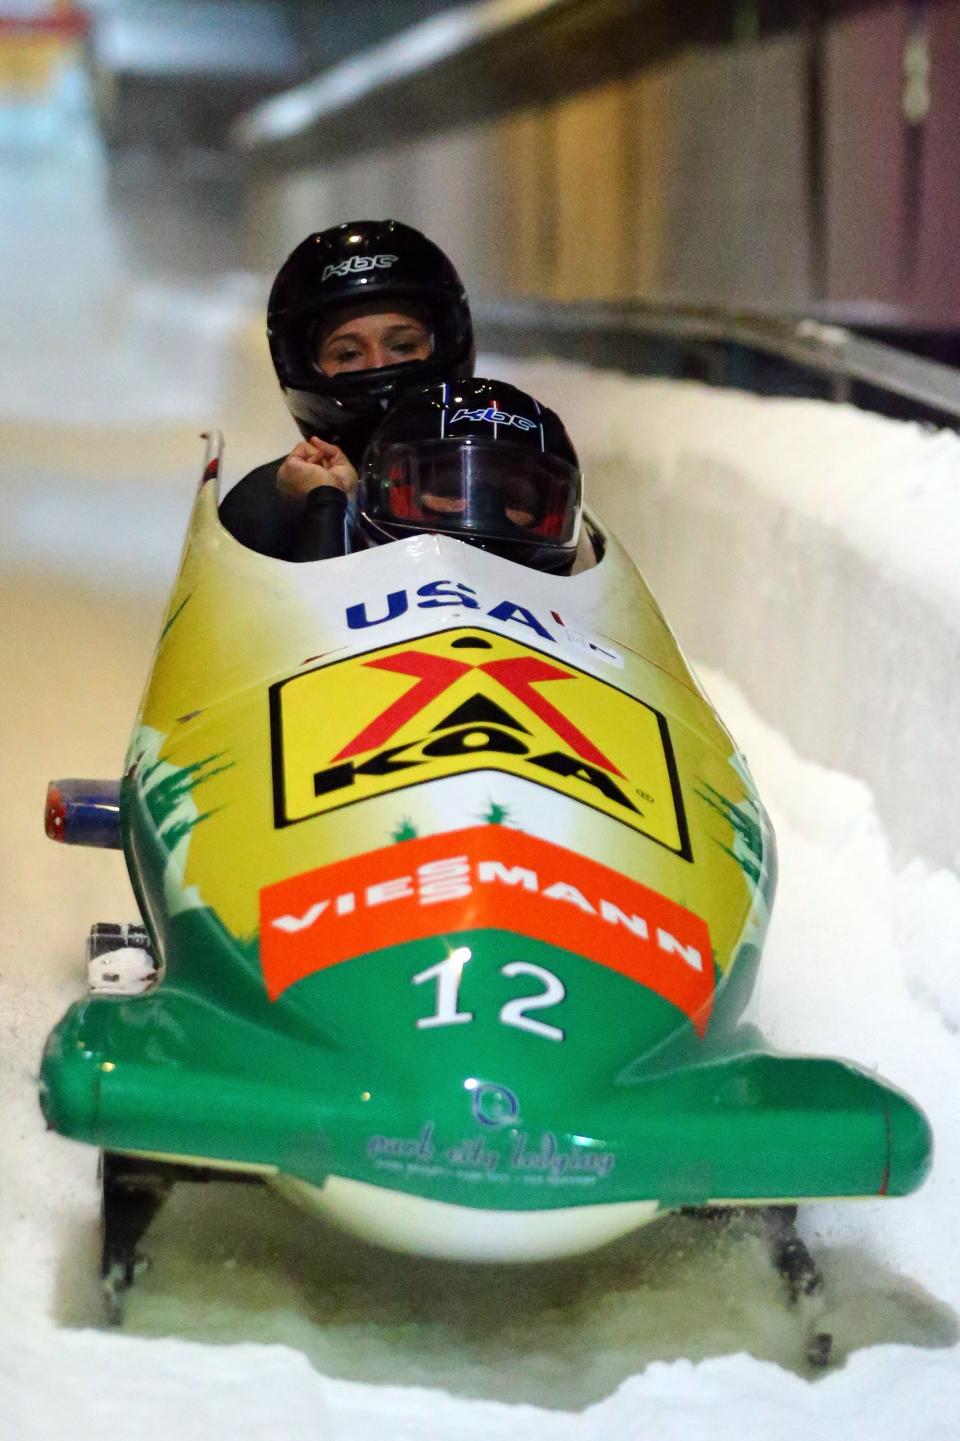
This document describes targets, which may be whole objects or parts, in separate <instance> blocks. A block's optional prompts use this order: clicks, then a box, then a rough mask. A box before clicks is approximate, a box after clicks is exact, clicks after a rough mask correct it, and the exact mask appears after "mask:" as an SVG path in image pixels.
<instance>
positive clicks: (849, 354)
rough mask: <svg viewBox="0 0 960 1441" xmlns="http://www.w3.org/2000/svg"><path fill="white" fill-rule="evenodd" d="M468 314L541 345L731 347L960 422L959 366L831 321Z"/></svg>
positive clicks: (497, 306) (491, 309)
mask: <svg viewBox="0 0 960 1441" xmlns="http://www.w3.org/2000/svg"><path fill="white" fill-rule="evenodd" d="M474 312H475V315H476V317H477V321H478V323H479V326H480V328H481V332H482V331H483V330H485V329H488V328H489V329H492V330H493V331H498V330H499V331H501V332H503V333H505V334H508V335H509V334H512V335H514V336H516V337H524V338H526V339H529V338H530V337H536V338H537V339H539V340H540V341H541V342H545V343H546V344H547V345H548V347H550V341H551V339H553V340H555V341H556V342H557V348H558V349H559V350H561V351H562V349H563V348H564V346H563V341H564V339H569V338H570V337H572V336H577V337H579V338H580V339H581V340H583V339H586V340H587V341H588V342H589V339H590V338H591V337H596V338H597V339H598V340H599V339H602V338H609V337H616V338H617V339H618V340H620V341H621V342H622V344H621V350H622V351H623V353H624V354H628V353H629V342H630V339H631V337H633V338H635V339H637V340H639V339H641V338H643V339H646V340H651V341H667V342H671V343H673V344H676V345H678V346H689V347H694V346H705V345H706V346H717V347H733V348H735V349H737V350H740V351H742V352H752V353H759V354H761V355H767V356H772V357H775V358H776V359H778V360H781V361H783V362H786V363H787V364H788V365H790V366H792V367H796V368H798V369H800V370H802V371H804V372H807V373H808V374H813V375H817V376H820V377H822V378H824V379H825V380H826V381H827V383H828V386H829V391H830V394H831V396H832V398H833V399H835V400H840V401H846V400H850V399H851V398H852V390H853V387H854V385H855V384H860V385H865V386H869V387H870V388H871V389H873V390H876V391H878V392H881V393H882V394H884V395H888V396H896V397H898V398H899V399H901V400H904V401H908V402H911V403H912V404H913V405H916V406H918V407H922V408H923V409H924V410H928V411H934V412H937V413H938V414H939V415H942V416H945V417H948V418H949V419H950V420H951V422H954V423H960V370H956V369H954V368H953V367H952V366H949V365H944V364H942V363H941V362H939V361H934V360H927V359H925V358H923V357H921V356H917V355H913V354H910V353H909V352H908V351H904V350H901V349H899V348H898V347H896V346H893V345H889V344H887V343H886V342H884V341H879V340H872V339H869V338H867V337H864V336H860V335H857V334H856V333H855V332H854V331H851V330H848V329H846V328H845V327H843V326H839V325H830V324H824V323H822V322H820V321H817V320H797V319H789V320H786V319H785V320H780V319H772V318H766V317H763V316H754V315H746V314H739V313H737V312H735V311H722V310H699V309H692V308H691V309H684V308H682V307H679V308H671V307H668V306H660V305H653V304H639V303H630V304H622V305H620V304H595V303H591V302H572V303H566V304H565V303H561V302H549V301H539V300H522V299H518V300H504V301H487V302H482V303H480V304H478V305H476V306H475V307H474ZM551 348H552V347H551ZM630 368H633V367H630ZM637 368H638V369H642V368H645V367H643V366H638V367H637ZM712 378H717V379H719V378H722V377H720V376H719V375H718V376H716V377H712Z"/></svg>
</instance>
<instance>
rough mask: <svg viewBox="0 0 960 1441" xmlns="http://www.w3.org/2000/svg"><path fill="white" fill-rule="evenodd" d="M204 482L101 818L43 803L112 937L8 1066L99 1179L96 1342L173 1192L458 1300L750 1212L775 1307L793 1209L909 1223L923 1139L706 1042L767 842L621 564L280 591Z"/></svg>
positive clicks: (377, 570)
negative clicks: (265, 1210) (762, 1242)
mask: <svg viewBox="0 0 960 1441" xmlns="http://www.w3.org/2000/svg"><path fill="white" fill-rule="evenodd" d="M217 469H218V454H217V452H216V446H213V447H212V450H211V455H210V456H209V457H208V464H207V467H206V470H205V479H204V482H203V483H202V484H201V486H200V489H199V492H198V496H197V500H196V504H195V508H194V511H193V516H192V520H191V523H190V528H189V534H188V538H187V544H186V549H185V552H184V556H183V561H182V565H181V569H180V573H179V576H178V579H177V581H176V585H175V587H174V591H173V594H172V597H171V600H170V603H169V609H168V612H167V615H166V619H165V622H164V625H163V630H162V633H161V636H160V640H159V644H158V647H157V651H156V655H155V658H154V662H153V667H152V671H151V674H150V678H149V682H148V685H147V689H146V694H145V697H144V700H143V703H142V708H141V712H140V716H139V720H138V723H137V726H136V729H135V731H134V734H133V738H132V741H131V743H130V749H129V754H128V756H127V762H126V769H125V773H124V776H123V779H122V781H121V782H119V783H117V784H115V785H114V784H110V783H104V782H99V783H94V782H82V781H64V782H56V783H53V785H52V786H51V791H50V795H49V798H48V810H47V826H48V831H49V833H50V834H52V835H54V836H56V837H57V838H59V839H62V840H66V841H77V842H81V843H84V842H86V843H92V844H101V845H117V846H119V845H122V847H123V849H124V851H125V855H126V861H127V866H128V869H129V873H130V879H131V882H132V885H133V890H134V893H135V896H136V900H137V902H138V905H139V909H140V915H141V917H142V926H139V925H138V926H133V927H129V928H121V927H118V926H99V927H96V928H95V930H94V933H93V935H92V937H91V944H90V975H91V989H90V994H89V995H88V997H87V998H86V999H84V1000H83V1001H81V1002H79V1003H78V1004H76V1005H74V1006H72V1007H71V1008H70V1010H69V1011H68V1012H67V1014H66V1016H65V1017H64V1019H63V1020H62V1021H61V1022H60V1024H59V1025H58V1026H57V1027H56V1029H55V1030H54V1031H53V1033H52V1035H51V1036H50V1038H49V1041H48V1043H47V1047H46V1052H45V1056H44V1060H43V1067H42V1105H43V1109H44V1113H45V1115H46V1118H47V1120H48V1122H49V1124H50V1125H51V1126H52V1127H53V1128H55V1129H56V1130H57V1131H59V1132H61V1133H63V1134H64V1135H66V1136H70V1137H75V1138H77V1139H78V1140H81V1141H85V1142H87V1143H89V1144H91V1145H94V1146H97V1147H99V1148H101V1150H102V1151H103V1153H104V1158H103V1166H102V1174H103V1185H104V1202H105V1204H104V1214H105V1236H104V1257H103V1270H104V1279H105V1284H106V1288H107V1292H108V1296H109V1298H110V1304H111V1307H112V1310H113V1314H114V1315H115V1316H116V1315H119V1308H120V1297H121V1293H122V1291H123V1289H124V1287H125V1286H126V1285H128V1284H129V1282H130V1281H131V1280H132V1277H133V1274H134V1271H135V1269H136V1257H137V1244H138V1242H139V1239H140V1235H141V1233H142V1231H143V1230H144V1228H145V1226H146V1225H147V1223H148V1222H149V1219H150V1217H151V1215H152V1214H153V1212H154V1210H155V1209H156V1206H157V1205H158V1204H159V1202H160V1200H161V1199H162V1197H163V1195H164V1193H165V1192H166V1190H168V1189H169V1187H170V1185H171V1184H172V1183H173V1182H174V1181H177V1180H180V1179H197V1180H203V1179H208V1178H210V1177H232V1178H236V1179H242V1180H254V1181H257V1180H265V1181H266V1182H268V1183H270V1184H272V1185H274V1186H276V1187H278V1188H279V1189H280V1190H281V1191H282V1192H283V1193H285V1194H286V1195H287V1196H289V1197H291V1198H292V1199H293V1200H295V1201H297V1202H300V1203H302V1204H304V1205H307V1206H310V1207H314V1208H316V1209H317V1210H318V1211H320V1212H322V1213H324V1214H325V1215H326V1216H327V1217H328V1218H331V1219H332V1220H333V1221H335V1222H336V1223H338V1224H339V1225H341V1226H343V1227H345V1228H348V1229H349V1230H351V1231H353V1232H355V1233H357V1234H359V1235H361V1236H363V1237H366V1238H368V1239H369V1240H372V1241H374V1242H377V1243H380V1244H382V1245H384V1246H388V1247H393V1248H395V1249H399V1250H404V1251H408V1252H413V1253H420V1254H424V1255H430V1256H434V1257H446V1258H451V1259H461V1260H469V1261H483V1260H498V1261H509V1260H513V1261H534V1260H542V1259H546V1258H550V1257H557V1256H562V1255H568V1254H572V1253H575V1252H578V1251H584V1250H587V1249H589V1248H591V1247H595V1246H599V1245H601V1244H602V1243H604V1242H606V1241H609V1240H611V1239H612V1238H614V1237H617V1236H619V1235H622V1234H624V1233H626V1232H627V1231H629V1230H631V1229H633V1228H635V1227H636V1226H638V1225H640V1224H641V1223H643V1222H647V1221H650V1220H652V1219H654V1218H655V1217H658V1216H661V1215H663V1214H664V1213H666V1212H669V1211H674V1210H678V1209H684V1208H702V1209H703V1210H704V1212H705V1213H706V1214H709V1215H713V1216H716V1215H725V1214H728V1213H729V1211H730V1210H731V1209H732V1208H752V1209H751V1210H750V1214H751V1215H761V1214H762V1215H764V1216H765V1217H767V1218H768V1220H769V1222H770V1225H769V1234H770V1236H771V1244H772V1247H773V1252H774V1256H775V1258H776V1261H777V1264H778V1265H779V1267H780V1269H781V1270H782V1271H783V1273H784V1275H785V1276H786V1277H787V1280H788V1283H789V1286H790V1288H791V1291H792V1293H793V1294H794V1295H797V1294H799V1293H804V1292H813V1291H815V1290H816V1289H817V1285H818V1283H819V1277H818V1274H817V1272H816V1268H815V1266H814V1264H813V1262H812V1261H811V1259H810V1257H809V1255H808V1253H807V1252H806V1251H805V1249H804V1247H803V1245H802V1243H801V1242H800V1240H799V1237H798V1236H797V1234H796V1232H795V1230H794V1229H793V1225H792V1221H793V1214H794V1212H793V1208H794V1207H795V1206H796V1205H797V1203H800V1202H804V1201H809V1200H813V1199H816V1198H825V1197H868V1196H881V1195H889V1196H897V1195H903V1194H905V1193H906V1192H909V1191H911V1190H913V1189H914V1188H915V1187H917V1186H918V1185H919V1184H920V1182H921V1181H922V1180H923V1178H924V1176H925V1174H926V1172H927V1169H928V1167H929V1163H930V1154H931V1137H930V1132H929V1128H928V1125H927V1122H926V1120H925V1118H924V1116H923V1114H922V1113H921V1112H920V1111H919V1110H918V1109H917V1108H916V1107H915V1106H914V1105H913V1104H912V1103H911V1101H910V1100H908V1099H907V1098H906V1097H905V1096H904V1095H903V1094H901V1093H900V1092H899V1091H897V1090H896V1089H894V1088H893V1087H891V1086H889V1085H887V1084H885V1083H884V1082H882V1081H880V1080H878V1079H877V1077H876V1076H875V1075H873V1074H868V1073H867V1072H866V1071H864V1070H862V1069H860V1068H858V1067H857V1066H855V1065H852V1064H849V1063H847V1062H845V1061H841V1060H834V1059H819V1058H810V1057H805V1056H785V1055H777V1054H774V1053H772V1052H771V1051H770V1050H769V1049H767V1048H766V1047H765V1046H764V1045H763V1043H762V1041H761V1040H760V1039H759V1038H758V1037H757V1035H756V1033H755V1032H754V1031H753V1029H752V1028H750V1027H746V1026H744V1025H742V1023H741V1022H740V1016H741V1013H742V1011H743V1008H744V1005H745V1003H746V1001H747V998H748V996H749V994H750V991H751V987H752V984H753V981H754V977H755V974H756V970H757V966H758V962H759V959H760V954H761V948H762V945H763V940H764V933H765V931H766V927H767V921H768V916H769V912H770V906H771V903H772V900H773V892H774V885H775V870H776V865H775V849H774V838H773V834H772V831H771V827H770V824H769V821H768V818H767V815H766V813H765V811H764V809H763V806H762V804H761V801H760V799H759V797H758V795H757V793H756V790H755V788H754V785H753V783H752V780H751V777H750V774H749V772H748V770H747V767H746V764H745V761H744V759H743V757H742V756H741V755H740V753H739V752H738V750H737V748H736V746H735V745H734V743H733V741H732V740H731V738H730V736H729V735H728V734H727V732H726V730H725V729H724V727H723V725H722V724H721V722H720V720H719V719H718V717H717V716H716V714H715V713H714V711H713V709H712V708H711V706H710V704H709V702H708V701H707V699H706V698H705V696H704V694H703V693H702V691H701V690H700V688H699V687H698V685H697V683H696V681H695V680H694V678H693V676H692V675H691V673H690V671H689V669H688V667H687V665H686V664H685V662H684V659H683V657H682V655H681V653H680V651H679V649H678V646H677V644H676V642H675V640H674V637H673V635H672V633H671V631H670V630H669V628H668V626H667V624H666V622H665V620H664V618H663V616H662V615H661V612H660V611H659V609H658V607H657V605H656V603H655V601H654V600H653V598H652V596H651V594H650V592H649V590H648V589H647V587H646V585H645V583H644V582H643V580H642V578H641V576H640V575H639V574H638V572H637V571H636V569H635V568H634V567H633V565H632V564H631V562H630V561H629V559H628V558H627V556H626V555H625V553H624V552H623V551H622V550H621V549H620V547H619V546H618V545H617V543H616V541H615V540H614V539H613V537H612V536H610V535H608V534H607V535H605V534H603V533H602V531H601V529H600V527H599V525H598V524H597V523H595V522H593V523H591V527H590V529H589V535H590V543H591V545H592V547H593V549H594V552H595V555H594V559H595V563H594V564H592V565H588V566H586V567H584V568H583V569H581V570H579V572H577V573H575V574H573V575H571V576H556V575H552V576H551V575H547V574H543V573H540V572H537V571H532V570H529V569H527V568H525V567H523V566H520V565H516V564H513V563H511V562H509V561H507V560H504V559H501V558H500V557H498V556H496V555H492V554H489V553H487V552H485V551H482V550H480V549H477V548H475V547H473V546H470V545H468V544H465V543H463V542H461V541H459V540H455V539H451V538H449V537H445V536H442V535H436V534H429V535H426V534H425V535H421V536H417V537H414V538H411V539H408V540H405V541H397V542H395V543H393V544H388V545H382V546H379V547H375V548H371V549H368V550H364V551H360V552H358V553H354V554H349V555H345V556H342V557H338V558H336V559H332V560H323V561H318V562H313V563H307V564H299V565H294V564H289V563H286V562H283V561H278V560H273V559H269V558H267V557H265V556H262V555H259V554H256V553H254V552H252V551H250V550H248V549H246V548H245V547H243V546H242V545H240V544H239V543H238V542H237V541H236V540H234V539H233V538H232V537H231V536H230V535H229V534H228V533H227V532H226V531H225V530H224V529H223V528H222V526H221V524H220V522H219V519H218V515H217V480H216V475H217ZM811 1344H812V1347H813V1352H812V1354H815V1353H816V1352H817V1348H819V1355H820V1359H823V1355H824V1353H825V1349H826V1347H827V1345H828V1341H826V1340H825V1338H824V1336H823V1335H822V1334H818V1337H817V1338H816V1339H815V1340H814V1342H812V1343H811Z"/></svg>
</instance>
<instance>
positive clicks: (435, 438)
mask: <svg viewBox="0 0 960 1441" xmlns="http://www.w3.org/2000/svg"><path fill="white" fill-rule="evenodd" d="M582 489H583V486H582V477H581V474H580V465H579V462H578V460H577V454H576V451H575V450H574V448H573V446H572V444H571V442H570V437H569V436H568V435H567V432H566V430H565V429H564V427H563V422H562V421H561V420H560V417H559V416H558V415H556V414H555V413H554V412H553V411H552V410H548V409H547V408H546V406H543V405H540V404H539V403H538V402H537V401H536V400H534V398H533V396H532V395H526V394H525V393H524V392H523V391H522V390H516V389H515V388H514V387H513V386H512V385H505V384H503V383H501V382H500V381H499V380H467V381H464V382H462V383H460V384H459V385H431V386H426V387H424V388H423V389H422V390H418V391H416V392H414V393H412V394H409V395H406V396H404V397H403V398H402V399H400V400H399V401H398V402H397V404H396V405H395V406H394V407H393V408H392V409H391V411H390V413H389V414H388V415H387V416H386V418H385V419H384V420H383V421H382V422H381V424H380V425H379V427H378V428H377V430H376V431H375V432H374V435H373V437H372V439H371V441H370V444H369V446H368V447H367V450H366V453H365V454H364V457H363V464H362V467H361V473H360V489H359V492H358V495H357V506H356V525H357V527H358V529H359V530H360V532H361V534H362V536H363V538H364V539H365V540H366V541H367V543H368V544H374V545H379V544H380V543H381V542H383V541H385V540H400V539H402V538H403V537H404V536H407V535H416V534H422V533H423V532H424V531H440V532H443V533H444V534H447V535H453V536H455V537H456V538H457V539H458V540H465V541H470V542H471V544H473V545H477V546H480V548H481V549H483V550H490V551H493V552H495V553H496V554H497V555H502V556H504V557H505V558H506V559H507V560H513V561H518V562H519V563H520V564H522V565H531V566H535V567H536V568H537V569H538V570H549V571H560V572H567V571H569V570H570V567H571V566H572V564H573V558H574V555H575V554H576V549H577V540H578V538H579V532H580V506H581V498H582Z"/></svg>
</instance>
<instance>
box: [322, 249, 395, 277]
mask: <svg viewBox="0 0 960 1441" xmlns="http://www.w3.org/2000/svg"><path fill="white" fill-rule="evenodd" d="M397 258H398V257H397V256H396V255H351V256H350V258H349V260H339V261H337V263H336V264H335V265H328V266H326V267H325V269H324V272H323V275H322V276H321V281H323V280H329V278H330V276H331V275H355V274H358V273H360V272H362V271H365V270H389V269H390V266H391V265H393V263H394V261H396V260H397Z"/></svg>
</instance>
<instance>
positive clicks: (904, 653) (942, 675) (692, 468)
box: [484, 357, 960, 869]
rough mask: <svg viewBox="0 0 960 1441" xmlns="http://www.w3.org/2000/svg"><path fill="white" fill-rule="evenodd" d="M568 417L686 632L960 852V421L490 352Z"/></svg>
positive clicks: (910, 840)
mask: <svg viewBox="0 0 960 1441" xmlns="http://www.w3.org/2000/svg"><path fill="white" fill-rule="evenodd" d="M484 368H485V370H486V371H487V373H492V374H494V375H503V376H504V377H505V378H507V379H511V380H514V381H515V382H516V383H517V384H520V385H522V386H524V387H525V388H526V389H529V390H532V391H533V393H534V394H535V395H537V396H539V397H540V398H542V399H543V400H545V401H546V402H547V403H548V404H550V405H552V406H554V408H555V409H556V410H558V411H559V413H560V414H561V415H562V416H563V417H564V420H565V421H566V423H567V425H568V427H569V428H570V430H571V432H572V434H573V437H574V440H575V442H576V443H577V446H578V449H579V450H580V453H581V457H582V459H583V461H584V464H585V468H586V470H587V475H588V487H589V490H588V494H589V499H590V500H591V501H592V503H593V504H595V505H596V506H597V508H598V509H599V510H600V512H601V513H602V515H603V516H604V517H605V518H606V519H607V520H608V521H609V522H610V524H611V525H612V526H613V527H614V529H615V530H616V532H617V534H618V535H619V537H620V539H621V540H622V541H623V542H624V543H625V544H626V545H627V547H628V549H629V550H630V551H631V553H632V554H633V556H634V558H635V559H636V560H637V562H638V564H639V565H640V567H641V569H642V570H643V571H644V574H645V575H646V577H647V579H648V580H649V582H650V584H651V585H652V587H653V590H654V593H655V594H656V595H657V597H658V599H659V600H660V602H661V604H662V605H663V608H664V610H665V612H666V614H667V616H668V618H669V620H670V623H671V625H673V627H674V629H675V630H676V632H677V634H678V635H679V637H680V639H681V641H682V643H683V644H684V646H685V647H686V648H687V650H688V651H689V652H691V653H692V654H694V655H698V656H700V657H701V658H702V659H703V660H704V661H706V662H708V663H709V664H710V665H712V666H716V667H717V668H718V669H720V670H722V671H723V672H724V673H725V674H727V675H729V676H731V677H732V678H734V679H735V680H737V681H738V682H739V683H740V684H741V685H742V686H743V688H744V690H745V691H746V693H747V695H748V696H749V697H750V699H751V700H752V701H753V703H754V704H755V705H756V706H757V707H758V708H759V709H760V710H761V711H762V713H763V714H764V715H765V716H766V717H767V718H768V719H769V720H771V721H772V722H773V723H774V724H775V725H777V726H778V727H779V728H780V729H781V730H782V731H783V732H784V734H785V735H787V736H789V737H790V739H791V740H792V741H793V743H794V744H795V745H796V746H797V748H798V749H799V750H800V751H801V752H802V753H803V754H805V755H808V756H810V757H812V758H814V759H817V760H820V761H823V762H825V763H828V764H830V765H832V766H837V767H839V768H841V769H843V770H845V771H849V772H850V773H852V774H854V775H859V776H862V777H863V779H865V780H866V781H867V782H868V783H869V785H870V787H871V789H872V790H873V792H874V795H875V797H876V800H877V806H878V808H879V811H880V814H881V816H882V817H883V819H884V821H885V823H886V824H887V825H888V827H889V830H890V834H891V837H892V839H893V842H894V844H895V846H896V847H897V850H898V854H900V855H902V856H903V857H907V856H910V855H912V854H916V853H919V854H921V855H924V856H927V857H929V858H930V860H931V861H933V862H935V863H939V864H942V865H947V866H949V867H951V868H954V869H955V868H956V867H957V865H958V862H960V807H958V806H956V805H952V804H950V803H949V798H950V797H951V796H952V794H953V793H954V790H955V787H954V774H955V767H956V739H955V726H954V724H953V723H952V721H953V720H954V719H955V718H956V716H957V714H958V710H960V565H958V564H957V557H958V555H960V437H958V436H957V435H955V434H954V433H953V432H951V431H934V430H930V429H927V428H924V427H922V426H920V425H908V424H904V423H903V422H900V421H893V420H887V419H885V418H884V417H882V416H877V415H870V414H866V413H865V412H863V411H858V410H855V409H853V408H852V407H850V406H843V405H832V404H829V403H826V402H821V401H812V400H809V401H808V400H795V399H791V400H779V399H766V398H760V397H757V396H752V395H747V394H745V393H742V392H739V391H729V390H717V389H711V388H708V387H706V386H701V385H696V384H693V383H678V382H675V381H653V380H637V379H631V378H630V377H628V376H625V375H620V374H615V373H611V372H604V371H596V370H590V369H587V368H585V367H583V366H575V365H560V364H557V363H556V362H541V363H528V362H523V363H518V362H516V361H510V360H503V359H500V358H498V357H486V358H485V360H484Z"/></svg>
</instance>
